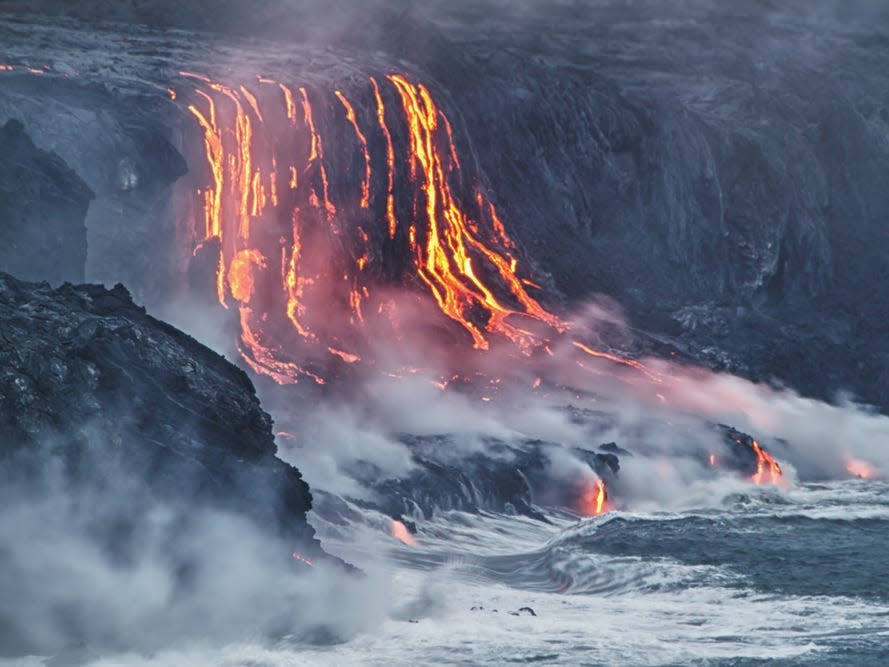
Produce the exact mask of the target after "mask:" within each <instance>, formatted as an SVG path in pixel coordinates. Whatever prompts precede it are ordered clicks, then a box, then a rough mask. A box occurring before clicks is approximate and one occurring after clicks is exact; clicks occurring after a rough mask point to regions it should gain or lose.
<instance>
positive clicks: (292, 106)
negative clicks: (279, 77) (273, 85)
mask: <svg viewBox="0 0 889 667" xmlns="http://www.w3.org/2000/svg"><path fill="white" fill-rule="evenodd" d="M278 86H279V87H280V88H281V92H282V93H284V106H285V108H286V110H287V118H288V119H289V120H290V122H291V123H293V124H294V125H296V103H295V102H294V101H293V91H292V90H290V88H288V87H287V86H285V85H284V84H283V83H279V84H278Z"/></svg>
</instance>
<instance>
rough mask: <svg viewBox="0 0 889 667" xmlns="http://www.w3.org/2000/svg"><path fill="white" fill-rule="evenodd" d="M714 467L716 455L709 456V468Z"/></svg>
mask: <svg viewBox="0 0 889 667" xmlns="http://www.w3.org/2000/svg"><path fill="white" fill-rule="evenodd" d="M715 465H716V454H710V467H711V468H712V467H714V466H715Z"/></svg>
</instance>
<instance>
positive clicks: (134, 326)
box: [0, 275, 321, 555]
mask: <svg viewBox="0 0 889 667" xmlns="http://www.w3.org/2000/svg"><path fill="white" fill-rule="evenodd" d="M0 322H2V328H0V339H2V341H3V344H2V346H0V446H2V450H0V454H2V466H3V468H4V475H12V473H11V472H10V471H12V470H16V469H19V468H20V469H21V470H27V469H30V468H31V467H32V466H36V467H35V468H34V470H37V471H39V470H40V469H42V468H43V467H44V466H45V464H46V460H45V459H44V458H43V457H48V456H49V457H58V458H59V459H60V460H63V461H64V462H65V465H66V470H67V471H68V473H70V475H69V481H70V482H71V483H72V484H75V485H79V484H97V485H102V484H105V483H107V481H108V478H109V477H110V476H111V475H112V474H125V475H129V476H130V477H131V478H132V480H133V484H134V485H135V487H134V489H135V490H136V491H138V493H140V494H142V493H144V494H147V495H149V496H152V497H155V498H158V499H164V500H165V501H169V502H173V503H174V504H176V505H177V506H180V507H182V508H187V509H188V510H189V511H191V510H194V509H197V508H199V507H202V506H203V507H214V508H219V509H222V510H225V511H231V512H234V513H238V514H241V515H244V516H246V517H248V518H249V519H251V520H252V521H254V522H255V523H256V524H257V525H259V526H261V527H262V528H263V529H264V530H266V531H268V532H269V534H273V535H275V536H279V537H281V538H282V539H285V540H287V541H288V542H289V543H290V544H292V545H293V547H294V548H299V549H300V550H301V551H303V552H305V553H307V554H309V555H320V554H321V551H320V547H319V545H318V542H317V540H315V538H314V531H313V529H312V528H311V526H309V524H308V523H307V522H306V512H308V511H309V509H310V508H311V500H312V497H311V494H310V493H309V489H308V485H307V484H306V483H305V482H304V481H303V480H302V478H301V476H300V473H299V471H298V470H296V469H295V468H294V467H292V466H290V465H288V464H286V463H284V462H283V461H281V460H279V459H277V458H276V457H275V453H276V447H275V443H274V436H273V435H272V431H271V418H270V417H269V415H268V414H266V413H265V412H264V411H263V410H262V408H261V406H260V404H259V400H258V399H257V397H256V395H255V393H254V389H253V386H252V384H251V383H250V380H249V379H248V378H247V376H246V374H245V373H244V372H243V371H241V370H240V369H238V368H237V367H235V366H234V365H232V364H230V363H229V362H228V361H226V360H225V359H224V358H223V357H221V356H220V355H218V354H216V353H214V352H212V351H211V350H209V349H207V348H205V347H204V346H202V345H200V344H199V343H197V342H196V341H195V340H193V339H192V338H190V337H189V336H187V335H185V334H183V333H181V332H179V331H177V330H176V329H174V328H173V327H171V326H169V325H167V324H164V323H163V322H160V321H158V320H156V319H154V318H152V317H150V316H149V315H147V314H146V313H145V311H144V310H143V309H142V308H139V307H137V306H136V305H135V304H134V303H133V301H132V300H131V298H130V295H129V294H128V292H127V291H126V289H125V288H123V287H122V286H120V285H118V286H117V287H115V288H114V289H112V290H107V289H105V288H103V287H101V286H95V285H83V286H72V285H70V284H66V285H63V286H62V287H60V288H58V289H52V288H51V287H50V286H49V285H47V284H45V283H44V284H32V283H24V282H20V281H18V280H15V279H14V278H12V277H10V276H8V275H0ZM122 509H123V510H128V509H129V508H122Z"/></svg>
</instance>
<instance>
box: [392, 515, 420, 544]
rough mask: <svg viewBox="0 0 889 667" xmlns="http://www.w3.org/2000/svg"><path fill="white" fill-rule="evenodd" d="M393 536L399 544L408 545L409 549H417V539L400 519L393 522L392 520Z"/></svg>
mask: <svg viewBox="0 0 889 667" xmlns="http://www.w3.org/2000/svg"><path fill="white" fill-rule="evenodd" d="M391 535H392V537H394V538H395V539H396V540H398V541H399V542H402V543H404V544H406V545H408V546H409V547H415V546H417V538H415V537H414V536H413V535H412V534H411V531H409V530H408V529H407V526H405V525H404V524H403V523H402V522H401V521H399V520H398V519H393V520H392V530H391Z"/></svg>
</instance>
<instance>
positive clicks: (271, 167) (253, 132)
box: [177, 72, 643, 387]
mask: <svg viewBox="0 0 889 667" xmlns="http://www.w3.org/2000/svg"><path fill="white" fill-rule="evenodd" d="M182 76H184V77H188V78H190V79H193V80H195V81H196V84H195V85H196V86H197V88H195V89H194V93H193V94H191V95H190V92H191V91H180V93H179V94H178V95H177V99H178V100H182V103H183V105H184V106H186V107H187V109H188V111H189V112H190V113H191V114H192V115H193V116H194V118H195V119H196V120H197V123H198V125H199V127H200V129H201V131H202V135H203V154H204V156H205V157H206V161H207V165H208V170H209V173H210V175H211V178H210V179H208V180H209V182H208V183H205V184H201V186H200V188H198V189H197V191H196V192H195V197H196V198H197V200H196V201H197V203H198V206H197V208H198V210H201V209H202V217H203V220H202V222H203V229H200V226H201V225H200V223H199V222H197V221H196V222H197V225H196V226H197V229H198V230H199V231H198V233H197V234H196V235H195V236H197V237H198V238H199V239H200V241H199V243H204V242H206V241H209V240H215V241H216V242H217V243H218V246H219V248H220V256H219V264H218V269H217V273H216V283H217V285H216V288H217V295H218V299H219V302H220V303H221V304H223V305H224V306H225V307H229V305H230V304H231V303H233V302H236V303H237V306H238V308H239V313H240V319H241V339H240V344H239V348H240V349H241V351H242V355H243V356H244V359H245V363H247V364H248V365H249V366H250V367H251V368H253V369H254V370H255V371H256V372H257V373H263V374H265V375H268V376H269V377H272V378H273V379H274V380H275V381H276V382H279V383H282V384H283V383H293V382H297V381H298V380H299V379H300V378H303V377H309V378H311V379H313V380H314V381H315V382H317V383H319V384H321V383H323V382H324V381H325V379H324V378H323V377H322V375H321V374H319V372H316V370H315V369H316V368H317V369H324V371H323V372H325V373H326V368H327V366H326V364H329V363H330V361H331V360H332V358H336V359H337V360H339V361H345V362H346V363H348V364H357V363H359V362H366V363H368V364H373V363H375V360H374V359H370V358H366V355H365V353H364V352H363V351H362V350H363V347H364V346H363V342H364V341H365V340H366V332H365V331H363V330H362V327H364V326H365V325H367V324H370V322H366V319H376V318H377V314H379V315H380V316H381V317H382V318H383V320H384V321H385V325H386V326H390V327H397V326H399V325H398V321H399V319H398V317H397V316H396V314H395V311H394V310H393V309H391V308H390V309H388V310H386V311H385V312H384V311H383V305H384V304H383V303H382V302H380V301H379V300H376V301H375V299H376V294H374V295H373V297H374V298H372V294H371V290H370V289H369V288H370V287H371V285H372V282H371V281H376V280H379V279H380V278H383V279H386V278H388V276H389V275H391V273H390V269H389V268H387V264H386V263H387V262H389V265H390V266H391V259H392V257H393V256H394V257H398V258H399V260H398V261H399V262H400V261H401V259H400V258H402V257H407V258H408V266H407V267H405V268H407V269H409V270H408V271H407V272H406V273H405V274H404V275H403V279H404V280H405V282H406V283H407V284H410V285H416V286H418V287H420V288H421V289H423V290H425V291H426V292H427V293H428V295H430V296H431V297H432V300H433V302H434V303H435V304H436V305H437V306H438V309H439V310H440V312H441V313H442V315H443V316H445V317H446V318H448V320H450V321H453V322H455V323H456V324H457V325H458V326H455V327H453V330H455V331H456V332H458V334H459V333H460V332H466V333H468V334H469V335H468V338H467V340H468V341H471V343H472V345H473V347H474V348H475V349H478V350H487V349H489V347H490V345H491V344H492V342H493V340H495V339H503V340H505V341H508V342H511V343H512V344H513V345H515V346H516V347H517V348H518V349H519V350H520V351H521V352H522V353H524V354H526V355H530V354H531V353H532V352H533V351H534V350H537V349H540V350H544V351H546V352H547V353H548V354H550V355H552V354H553V352H552V350H551V349H550V348H549V341H550V339H551V338H552V335H553V334H560V333H562V332H564V331H566V330H567V325H566V324H565V323H564V322H562V321H561V320H560V319H559V318H558V317H557V316H556V315H554V314H553V313H551V312H549V311H548V310H546V309H545V308H544V307H543V306H542V305H541V304H540V303H539V302H538V301H537V300H535V299H534V298H533V297H532V296H530V294H529V293H528V291H527V289H528V288H529V287H535V288H537V289H539V286H538V285H537V283H535V282H534V281H532V280H531V279H530V278H528V277H527V276H522V275H519V273H518V271H519V261H518V259H517V257H516V256H514V255H515V254H516V252H517V247H516V245H515V243H514V242H513V241H512V240H511V239H510V238H509V236H508V234H507V232H506V226H505V225H504V223H503V221H502V220H501V219H500V217H499V215H498V212H497V210H496V208H495V207H494V205H493V204H492V203H491V202H489V201H488V200H487V199H486V197H485V196H484V195H483V194H482V192H481V190H480V189H479V188H478V187H474V188H473V190H472V191H471V193H470V194H471V196H470V197H469V198H466V197H463V196H462V192H461V193H459V195H458V193H457V192H456V191H455V190H453V189H452V188H454V187H455V186H454V185H452V183H451V180H450V179H452V178H453V179H460V182H461V184H462V183H464V182H465V181H466V180H468V179H466V178H465V177H464V176H462V175H461V174H460V173H459V172H460V168H461V163H460V158H459V155H458V151H457V145H456V140H455V137H454V134H453V133H454V130H453V128H452V127H451V123H450V121H449V120H448V118H447V116H446V115H445V113H444V111H443V110H441V109H439V108H438V106H437V105H436V103H435V101H434V100H433V98H432V95H431V93H430V91H429V90H428V89H427V88H426V87H425V86H424V85H422V84H418V83H414V82H412V81H409V80H408V79H407V78H406V77H404V76H402V75H398V74H393V75H391V76H389V77H387V78H386V79H385V80H384V81H383V83H385V84H386V86H387V90H389V91H391V94H392V99H393V103H392V105H391V106H392V107H393V108H392V109H388V110H387V108H386V106H385V102H384V92H385V91H384V90H382V89H381V85H380V83H378V81H377V79H374V78H371V79H370V80H369V82H370V86H371V89H372V93H373V100H372V105H373V108H372V109H370V110H369V112H373V113H374V115H375V117H376V125H377V126H378V128H377V127H373V128H372V130H373V132H378V133H377V134H367V133H366V131H367V128H362V127H361V126H360V124H359V115H358V111H359V110H358V109H356V107H355V106H354V105H353V104H352V102H351V101H350V100H349V99H348V98H347V97H346V96H345V95H344V94H343V92H342V91H340V90H334V91H331V93H330V94H329V95H326V96H325V94H324V93H323V92H321V91H319V92H317V93H316V92H315V91H312V92H311V93H310V92H309V91H308V90H307V89H306V88H305V87H293V88H291V87H288V86H287V85H285V84H283V83H279V82H276V81H274V80H273V79H270V78H267V77H258V78H257V80H258V81H259V83H260V84H268V85H260V86H256V87H254V88H253V89H250V88H248V87H247V86H244V85H239V84H232V85H226V84H223V83H218V82H215V81H211V80H210V79H208V78H207V77H205V76H203V75H200V74H195V73H191V72H182ZM389 86H391V88H389ZM189 95H190V99H185V100H183V98H184V97H186V96H189ZM281 96H283V104H282V103H281V102H282V97H281ZM316 97H317V103H316ZM334 98H335V99H336V100H337V101H336V102H333V99H334ZM337 107H341V108H342V109H343V110H344V111H345V119H346V121H347V122H348V123H349V124H350V126H351V129H352V131H353V132H354V136H355V137H356V143H357V145H358V147H359V149H360V151H361V157H362V158H363V163H364V164H363V167H364V168H363V169H361V170H358V173H357V174H356V173H353V171H352V170H351V169H347V171H345V172H344V173H337V174H335V176H336V178H335V180H333V181H332V180H331V177H332V176H334V174H333V173H332V171H330V170H332V168H333V165H334V164H337V165H340V164H342V163H343V160H344V159H348V155H349V153H348V150H349V149H348V147H345V148H344V147H342V146H336V147H335V148H336V154H335V156H336V158H337V160H336V162H335V161H334V160H333V159H332V158H333V157H334V153H331V154H330V156H326V155H325V143H327V142H328V141H329V140H332V139H331V137H337V138H339V137H341V136H342V134H341V133H340V132H337V133H336V134H333V135H331V136H330V137H328V136H327V132H328V128H335V127H336V126H335V123H333V122H332V121H333V120H334V119H335V118H336V117H335V116H330V114H331V113H335V112H336V108H337ZM298 112H299V118H297V113H298ZM387 113H388V117H387ZM398 123H401V124H400V125H398ZM390 129H391V130H392V131H391V132H390ZM396 131H397V134H396ZM395 136H398V137H399V138H401V139H402V140H403V144H402V145H401V146H398V147H397V146H396V145H395V143H394V141H393V137H395ZM381 137H382V139H384V140H385V142H384V144H383V143H382V142H380V143H378V144H374V142H373V141H371V139H379V138H381ZM374 145H379V146H380V149H379V150H382V149H383V148H384V149H385V159H386V165H387V172H386V178H385V181H384V182H383V183H380V191H381V193H382V191H383V188H385V196H386V213H385V216H382V215H380V213H382V212H381V211H380V212H377V215H374V216H371V215H368V216H366V217H365V218H363V219H362V221H361V222H360V224H358V223H357V221H353V220H350V219H349V218H348V217H347V216H340V217H337V215H338V212H337V207H336V206H334V204H333V202H332V201H331V194H333V195H334V196H340V193H343V192H348V190H347V188H346V186H353V187H354V190H353V191H355V192H357V193H358V194H357V196H356V203H358V204H359V206H360V207H361V208H370V206H371V202H372V201H375V200H374V198H373V196H372V195H373V194H374V193H373V192H372V186H373V181H374V180H375V179H374V178H373V177H374V174H373V171H372V165H373V164H374V162H375V161H374V160H373V159H372V157H373V156H372V154H371V148H372V146H374ZM353 146H354V145H353ZM396 149H397V150H396ZM285 155H286V156H287V157H286V159H285V158H283V157H282V156H285ZM344 156H345V158H344ZM302 160H305V162H303V163H302V165H301V164H300V163H301V161H302ZM279 162H280V163H281V164H280V165H279ZM347 164H348V162H347ZM300 172H302V173H300ZM408 174H410V176H408ZM348 179H352V180H351V181H349V180H348ZM397 179H403V182H402V181H398V180H397ZM378 180H381V181H382V180H383V179H378ZM455 183H456V180H455ZM285 188H289V190H285ZM396 194H397V195H398V196H399V197H400V198H403V202H402V203H401V204H400V205H399V206H398V207H397V210H399V211H402V210H403V211H404V212H405V213H404V215H405V216H411V217H410V220H405V221H403V222H404V229H405V233H404V234H403V236H402V237H401V238H396V237H397V236H398V234H397V231H398V225H399V223H400V221H398V220H397V219H396V200H395V197H396ZM380 203H381V204H382V202H380ZM270 209H271V210H270ZM312 209H317V210H318V211H319V212H320V213H321V214H322V215H323V216H324V217H325V218H326V221H327V223H328V224H327V225H326V226H325V225H322V226H319V225H318V215H317V213H316V212H315V211H314V210H312ZM288 217H289V220H288ZM377 219H378V220H379V221H380V228H379V229H371V228H369V227H368V228H366V225H367V224H368V223H367V222H365V220H367V221H372V220H377ZM370 224H373V223H372V222H371V223H370ZM254 227H255V229H254ZM386 237H388V240H389V241H391V242H388V241H387V242H386V243H385V244H383V245H382V246H381V245H379V242H380V240H381V239H385V238H386ZM214 247H215V244H214ZM393 253H394V255H393ZM400 270H403V269H400ZM260 277H261V278H260ZM276 322H281V323H284V324H285V325H286V326H285V327H281V326H279V325H278V324H276ZM294 332H295V336H293V337H292V338H289V336H290V335H291V334H292V333H294ZM393 333H394V330H393ZM356 334H357V335H356ZM396 338H397V339H401V334H398V335H397V336H396ZM294 344H296V345H297V347H296V348H295V349H294V348H292V347H291V346H293V345H294ZM345 345H348V351H346V352H344V351H343V350H342V348H343V347H344V346H345ZM576 346H578V347H579V348H580V349H583V350H584V351H586V352H587V353H588V354H593V355H594V356H600V357H604V358H606V359H610V360H612V361H615V362H616V363H621V364H623V365H627V366H631V367H634V368H640V369H641V368H643V367H642V366H641V364H639V363H638V362H635V361H632V360H624V359H621V358H620V357H617V356H616V355H610V354H607V353H598V352H596V351H594V350H592V349H591V348H589V347H588V346H586V345H583V344H580V343H576ZM291 353H292V354H294V355H305V356H296V357H295V358H298V359H300V363H299V364H296V363H294V362H293V357H291V356H290V354H291ZM304 358H307V359H309V360H310V361H308V362H306V363H303V361H302V360H303V359H304ZM333 368H335V369H336V370H334V371H333V372H341V370H342V367H341V366H335V367H331V369H333ZM310 369H311V370H310ZM536 386H539V381H538V382H536V383H535V387H536Z"/></svg>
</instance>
